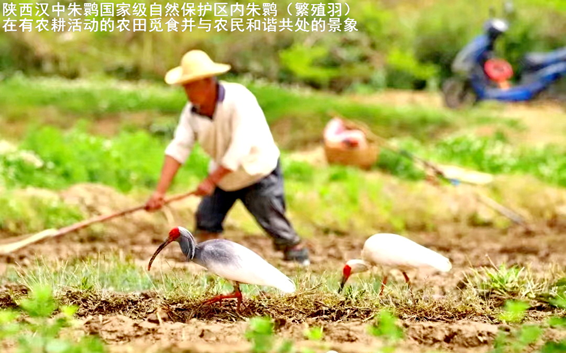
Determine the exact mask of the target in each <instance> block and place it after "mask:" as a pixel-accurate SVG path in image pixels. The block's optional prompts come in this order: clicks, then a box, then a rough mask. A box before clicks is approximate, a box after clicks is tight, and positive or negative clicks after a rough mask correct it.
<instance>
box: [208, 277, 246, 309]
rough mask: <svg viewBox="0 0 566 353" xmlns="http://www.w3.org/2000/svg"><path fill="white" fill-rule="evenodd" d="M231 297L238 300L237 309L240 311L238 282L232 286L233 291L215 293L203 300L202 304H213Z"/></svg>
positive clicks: (240, 294) (240, 298) (240, 297)
mask: <svg viewBox="0 0 566 353" xmlns="http://www.w3.org/2000/svg"><path fill="white" fill-rule="evenodd" d="M232 298H236V299H237V300H238V311H240V305H241V304H242V292H240V285H239V283H236V285H235V286H234V291H233V292H232V293H230V294H221V295H217V296H216V297H214V298H210V299H208V300H207V301H205V302H204V303H203V305H204V304H213V303H216V302H219V301H222V300H224V299H232Z"/></svg>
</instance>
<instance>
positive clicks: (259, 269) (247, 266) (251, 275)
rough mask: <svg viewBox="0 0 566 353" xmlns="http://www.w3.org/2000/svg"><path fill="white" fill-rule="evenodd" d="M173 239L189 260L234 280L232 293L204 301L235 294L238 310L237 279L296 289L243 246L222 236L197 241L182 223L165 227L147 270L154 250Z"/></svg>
mask: <svg viewBox="0 0 566 353" xmlns="http://www.w3.org/2000/svg"><path fill="white" fill-rule="evenodd" d="M174 241H176V242H178V243H179V246H180V247H181V251H182V252H183V254H185V256H187V259H188V260H189V261H193V262H195V263H197V264H199V265H201V266H203V267H205V268H206V269H208V270H209V271H210V272H212V273H214V274H216V275H218V276H220V277H223V278H225V279H227V280H230V281H232V282H233V283H234V291H233V292H232V293H230V294H227V295H218V296H216V297H214V298H211V299H209V300H207V301H205V302H204V304H212V303H215V302H217V301H221V300H223V299H228V298H236V299H237V300H238V310H240V304H241V303H242V293H241V292H240V284H241V283H243V284H256V285H260V286H270V287H275V288H277V289H279V290H281V291H282V292H284V293H293V292H294V291H295V289H296V288H295V284H294V283H293V281H291V280H290V279H289V278H288V277H287V276H285V275H284V274H283V273H282V272H281V271H279V270H278V269H277V268H275V267H274V266H273V265H271V264H270V263H269V262H267V261H265V260H264V259H263V258H262V257H261V256H259V255H258V254H256V253H255V252H253V251H252V250H250V249H248V248H246V247H245V246H243V245H240V244H238V243H235V242H233V241H230V240H226V239H212V240H207V241H204V242H202V243H199V244H197V243H196V241H195V238H194V237H193V235H192V234H191V232H189V231H188V230H187V229H185V228H183V227H175V228H173V229H171V231H169V236H168V237H167V239H166V240H165V242H163V244H161V245H160V246H159V248H157V250H156V251H155V253H154V254H153V256H152V257H151V259H150V260H149V265H148V267H147V270H148V271H149V270H150V269H151V264H152V262H153V260H154V259H155V257H156V256H157V254H159V252H160V251H161V250H163V249H164V248H165V247H166V246H167V245H169V244H170V243H172V242H174Z"/></svg>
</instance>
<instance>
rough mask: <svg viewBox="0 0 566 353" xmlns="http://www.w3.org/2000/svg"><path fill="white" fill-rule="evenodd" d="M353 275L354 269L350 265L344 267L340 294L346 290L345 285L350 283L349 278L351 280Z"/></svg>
mask: <svg viewBox="0 0 566 353" xmlns="http://www.w3.org/2000/svg"><path fill="white" fill-rule="evenodd" d="M351 274H352V268H351V267H350V265H348V264H346V265H344V268H343V269H342V281H340V288H339V289H338V293H340V292H342V289H344V285H345V284H346V282H347V281H348V278H350V275H351Z"/></svg>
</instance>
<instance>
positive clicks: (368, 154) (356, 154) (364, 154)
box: [324, 118, 380, 169]
mask: <svg viewBox="0 0 566 353" xmlns="http://www.w3.org/2000/svg"><path fill="white" fill-rule="evenodd" d="M341 119H342V121H343V123H344V125H345V126H346V128H348V129H357V130H361V131H362V132H363V133H364V135H365V137H366V140H367V143H368V145H367V147H366V148H344V147H343V146H335V145H331V144H329V143H327V142H326V141H325V143H324V153H325V154H326V160H327V161H328V163H329V164H340V165H349V166H356V167H359V168H362V169H370V168H371V166H372V165H374V164H375V162H377V159H378V157H379V150H380V149H379V144H378V139H377V137H376V136H375V135H374V134H373V133H372V132H371V130H370V129H369V128H368V127H367V126H366V125H365V124H363V123H361V122H357V121H352V120H347V119H344V118H341Z"/></svg>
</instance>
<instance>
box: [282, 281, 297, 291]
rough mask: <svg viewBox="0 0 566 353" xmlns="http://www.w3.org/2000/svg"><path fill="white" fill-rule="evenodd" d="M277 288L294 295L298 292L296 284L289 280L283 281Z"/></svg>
mask: <svg viewBox="0 0 566 353" xmlns="http://www.w3.org/2000/svg"><path fill="white" fill-rule="evenodd" d="M277 288H278V289H279V290H280V291H282V292H284V293H294V292H295V291H296V290H297V288H296V287H295V283H293V281H292V280H291V279H289V278H287V280H286V281H281V283H280V284H279V286H278V287H277Z"/></svg>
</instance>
